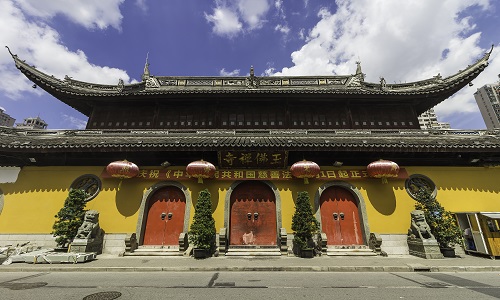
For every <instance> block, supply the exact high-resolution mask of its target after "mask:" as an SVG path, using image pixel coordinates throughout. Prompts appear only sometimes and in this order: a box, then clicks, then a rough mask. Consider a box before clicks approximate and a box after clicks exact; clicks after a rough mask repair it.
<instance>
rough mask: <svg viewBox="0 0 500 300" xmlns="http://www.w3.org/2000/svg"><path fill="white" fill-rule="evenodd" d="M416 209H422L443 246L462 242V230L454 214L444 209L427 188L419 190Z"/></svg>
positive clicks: (440, 245) (437, 239)
mask: <svg viewBox="0 0 500 300" xmlns="http://www.w3.org/2000/svg"><path fill="white" fill-rule="evenodd" d="M415 197H416V198H417V199H416V200H417V203H416V204H415V209H419V210H422V211H423V212H424V214H425V219H426V221H427V224H429V227H430V228H431V232H432V234H434V237H435V238H436V241H437V242H438V244H439V247H441V248H450V247H453V246H454V245H456V244H459V243H461V242H462V232H461V230H460V228H459V227H458V225H457V222H456V220H455V218H454V216H453V214H452V213H451V212H449V211H447V210H445V209H444V207H443V206H441V204H440V203H439V202H438V201H437V199H436V198H435V197H433V196H432V193H431V192H430V191H428V190H427V189H423V188H422V189H420V190H419V191H417V193H416V195H415Z"/></svg>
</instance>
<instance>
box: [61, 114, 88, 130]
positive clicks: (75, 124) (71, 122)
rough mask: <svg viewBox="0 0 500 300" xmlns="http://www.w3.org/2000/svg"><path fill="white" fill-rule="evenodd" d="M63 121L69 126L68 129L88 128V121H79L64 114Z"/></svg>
mask: <svg viewBox="0 0 500 300" xmlns="http://www.w3.org/2000/svg"><path fill="white" fill-rule="evenodd" d="M62 119H63V120H64V123H66V124H68V128H76V129H85V127H86V126H87V121H86V120H82V119H78V118H75V117H73V116H69V115H66V114H62Z"/></svg>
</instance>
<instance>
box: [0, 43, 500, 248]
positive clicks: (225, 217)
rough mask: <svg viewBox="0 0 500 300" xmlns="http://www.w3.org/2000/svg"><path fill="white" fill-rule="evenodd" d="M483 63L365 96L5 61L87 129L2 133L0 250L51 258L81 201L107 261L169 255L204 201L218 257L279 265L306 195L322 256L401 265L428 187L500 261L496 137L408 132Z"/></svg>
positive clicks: (355, 86) (357, 77) (274, 83)
mask: <svg viewBox="0 0 500 300" xmlns="http://www.w3.org/2000/svg"><path fill="white" fill-rule="evenodd" d="M490 54H491V51H489V52H488V53H486V54H485V55H484V56H483V57H481V58H480V59H479V60H477V62H476V63H474V64H472V65H470V66H468V67H465V68H464V69H463V70H461V71H459V72H458V73H456V74H453V75H450V76H448V77H442V76H441V75H439V74H438V75H436V76H434V77H432V78H429V79H425V80H422V81H417V82H410V83H402V84H389V83H386V82H385V80H384V79H383V78H381V80H380V82H377V83H371V82H366V81H365V75H364V74H363V72H362V70H361V64H360V63H358V65H357V70H356V72H355V74H351V75H343V76H293V77H291V76H272V77H260V76H255V74H254V70H253V68H252V69H251V70H250V75H249V76H238V77H189V76H182V77H181V76H154V75H151V73H150V71H149V63H148V62H146V65H145V68H144V72H143V76H142V81H141V82H138V83H133V84H125V83H124V82H123V81H121V80H120V81H119V82H118V84H116V85H102V84H98V83H88V82H82V81H78V80H75V79H72V78H71V77H68V76H66V77H65V78H64V79H59V78H55V77H54V76H51V75H50V74H45V73H43V72H41V71H40V70H38V69H36V68H35V67H34V66H31V65H29V64H28V63H27V62H25V61H23V60H22V59H21V58H19V57H17V55H14V54H12V53H11V55H12V57H13V60H14V63H15V65H16V67H17V68H18V69H19V70H20V71H21V72H22V73H23V74H24V75H25V76H26V77H27V78H28V79H29V80H31V81H32V82H33V84H36V85H37V86H38V87H40V88H42V89H43V90H45V91H46V92H47V93H49V94H51V95H53V96H54V97H55V98H57V99H58V100H59V101H62V102H63V103H65V104H67V105H69V106H71V107H73V108H74V109H75V110H77V111H79V112H81V113H83V114H84V115H86V116H88V123H87V127H86V129H85V130H36V129H20V128H6V127H0V166H1V167H0V174H2V173H1V172H2V169H1V168H3V169H7V168H9V172H11V173H9V174H12V172H14V173H15V174H14V175H11V176H6V177H8V178H7V179H4V178H3V176H0V179H2V181H1V182H0V245H1V244H7V243H11V244H12V243H18V242H24V241H27V240H29V241H32V242H36V243H38V244H39V245H46V246H50V245H54V238H53V237H52V235H51V231H52V225H53V224H54V221H55V220H54V215H55V214H56V213H57V212H58V210H59V209H60V208H61V207H62V206H63V203H64V200H65V199H66V197H67V196H68V191H69V190H70V189H71V188H81V189H84V190H86V191H87V193H88V202H87V208H88V209H91V210H97V211H99V213H100V217H99V218H100V227H101V228H102V229H103V230H104V231H105V238H104V240H105V241H104V252H105V253H114V254H119V253H124V252H125V255H140V254H141V253H150V252H155V253H157V254H158V253H159V254H165V255H179V254H182V253H183V252H184V251H185V250H186V249H187V238H186V236H187V234H188V231H189V225H190V223H191V222H192V218H193V214H194V205H195V203H196V201H197V197H198V194H199V192H200V191H201V190H204V189H208V191H209V192H210V194H211V197H212V209H213V216H214V218H215V221H216V228H217V231H218V234H217V243H218V246H219V251H220V253H221V255H241V254H242V253H243V254H244V255H248V254H249V253H250V254H252V253H254V254H255V255H286V254H287V253H290V251H291V237H292V235H293V232H292V229H291V222H292V215H293V213H294V210H295V204H294V201H295V200H296V197H297V193H298V192H301V191H306V192H308V193H309V195H310V198H311V205H312V206H313V210H314V213H315V216H316V218H317V220H318V221H319V223H320V237H321V248H322V251H323V252H324V254H327V255H350V254H351V255H353V254H360V255H361V254H364V255H373V253H374V252H373V251H374V249H373V247H370V245H371V243H370V241H371V240H374V239H376V240H378V242H379V243H380V241H381V245H379V246H380V248H381V249H382V251H384V252H385V253H387V254H388V255H400V254H408V246H407V233H408V229H409V227H410V212H411V211H412V210H414V205H415V200H414V197H415V193H416V191H418V190H419V189H420V188H422V187H426V188H430V189H432V190H433V191H434V193H435V195H436V196H437V199H438V200H439V202H440V203H441V204H442V205H443V206H444V207H445V208H446V209H448V210H450V211H452V212H453V213H455V214H456V216H457V219H458V221H459V223H460V226H461V227H462V229H466V228H471V229H472V232H473V234H474V237H475V242H476V245H477V247H476V250H477V251H479V249H482V251H483V252H484V253H485V254H488V255H492V256H496V255H500V251H499V250H500V247H499V246H498V245H497V244H495V242H494V241H493V240H495V239H496V240H497V241H498V240H499V238H500V232H499V228H498V225H499V224H498V221H497V219H498V218H499V217H500V213H499V212H500V195H499V193H500V185H499V184H498V178H500V168H499V166H500V132H498V131H485V130H425V131H424V130H421V129H420V125H419V120H418V116H419V115H421V114H422V113H424V112H425V111H427V110H429V109H431V108H432V107H434V106H435V105H437V104H438V103H440V102H442V101H443V100H445V99H447V98H449V97H450V96H452V95H453V94H455V93H456V92H457V91H459V90H460V89H461V88H463V87H464V86H466V85H467V84H469V83H470V82H471V81H472V80H473V79H474V78H476V77H477V76H478V75H479V74H480V73H481V72H482V71H483V70H484V68H486V67H487V65H488V59H489V56H490ZM115 162H118V163H117V164H116V163H115ZM373 162H381V163H383V164H389V165H391V166H394V165H396V164H397V168H396V167H394V168H392V167H391V168H392V170H397V171H396V173H391V174H386V173H381V174H379V175H381V176H382V177H384V176H385V177H390V178H384V179H387V183H384V182H383V180H381V179H380V178H374V177H380V176H373V174H372V173H370V172H368V171H369V170H368V169H367V166H369V165H370V164H371V163H373ZM114 163H115V164H114ZM113 164H114V165H113ZM108 166H111V167H110V168H108V170H106V169H107V167H108ZM116 166H121V167H120V168H118V169H117V168H116ZM292 166H295V169H294V168H292ZM315 166H318V169H317V172H316V173H311V172H310V170H311V169H315ZM190 167H191V168H190ZM110 170H111V172H110ZM132 171H134V172H132ZM113 172H117V173H119V174H118V175H120V174H122V175H124V176H123V177H122V178H114V177H113V175H117V174H116V173H113ZM120 172H121V173H120ZM127 177H131V178H127ZM135 243H137V244H138V247H137V249H136V247H135ZM481 247H482V248H481ZM495 247H497V248H495ZM483 248H484V249H483ZM468 250H472V249H468Z"/></svg>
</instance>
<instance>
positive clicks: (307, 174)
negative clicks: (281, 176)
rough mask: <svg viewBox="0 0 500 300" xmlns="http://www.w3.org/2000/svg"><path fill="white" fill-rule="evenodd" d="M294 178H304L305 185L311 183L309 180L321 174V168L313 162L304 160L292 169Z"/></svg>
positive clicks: (295, 164)
mask: <svg viewBox="0 0 500 300" xmlns="http://www.w3.org/2000/svg"><path fill="white" fill-rule="evenodd" d="M290 172H291V173H292V175H293V177H297V178H304V184H308V183H309V178H314V177H316V175H318V174H319V166H318V164H317V163H315V162H313V161H308V160H305V159H304V160H303V161H299V162H296V163H294V164H293V165H292V166H291V167H290Z"/></svg>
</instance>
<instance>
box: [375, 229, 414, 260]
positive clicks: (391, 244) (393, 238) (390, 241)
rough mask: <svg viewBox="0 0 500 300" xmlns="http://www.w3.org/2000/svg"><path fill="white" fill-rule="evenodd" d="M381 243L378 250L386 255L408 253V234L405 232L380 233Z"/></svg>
mask: <svg viewBox="0 0 500 300" xmlns="http://www.w3.org/2000/svg"><path fill="white" fill-rule="evenodd" d="M380 237H381V238H382V245H381V246H380V250H381V251H383V252H385V253H387V255H389V256H390V255H409V254H410V252H409V250H408V242H407V239H408V236H407V235H406V234H380Z"/></svg>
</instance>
